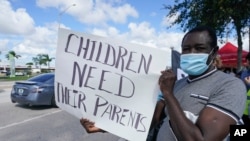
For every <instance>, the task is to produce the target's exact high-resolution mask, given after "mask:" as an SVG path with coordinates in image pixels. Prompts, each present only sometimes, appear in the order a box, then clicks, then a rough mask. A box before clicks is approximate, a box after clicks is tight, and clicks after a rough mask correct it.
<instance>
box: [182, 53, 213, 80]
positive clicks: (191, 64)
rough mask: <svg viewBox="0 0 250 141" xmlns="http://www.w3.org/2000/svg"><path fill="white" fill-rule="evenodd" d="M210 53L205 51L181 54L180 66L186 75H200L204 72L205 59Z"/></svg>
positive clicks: (205, 68)
mask: <svg viewBox="0 0 250 141" xmlns="http://www.w3.org/2000/svg"><path fill="white" fill-rule="evenodd" d="M209 55H210V54H206V53H191V54H182V55H181V58H180V67H181V69H182V70H183V71H184V72H185V73H187V74H188V75H194V76H195V75H200V74H202V73H204V72H205V71H206V70H207V69H208V67H209V66H210V65H211V63H212V61H211V62H210V64H209V65H207V59H208V56H209Z"/></svg>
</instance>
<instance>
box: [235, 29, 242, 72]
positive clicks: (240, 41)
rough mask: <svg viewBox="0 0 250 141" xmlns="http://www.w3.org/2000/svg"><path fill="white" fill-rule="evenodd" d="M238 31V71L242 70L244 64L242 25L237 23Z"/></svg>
mask: <svg viewBox="0 0 250 141" xmlns="http://www.w3.org/2000/svg"><path fill="white" fill-rule="evenodd" d="M235 26H236V33H237V40H238V52H237V54H238V59H237V71H240V69H241V66H242V36H241V25H239V24H236V25H235Z"/></svg>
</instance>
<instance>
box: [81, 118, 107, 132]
mask: <svg viewBox="0 0 250 141" xmlns="http://www.w3.org/2000/svg"><path fill="white" fill-rule="evenodd" d="M80 123H81V124H82V126H83V127H84V128H85V129H86V131H87V132H88V133H96V132H105V131H104V130H102V129H100V128H98V127H96V126H95V123H94V122H92V121H90V120H88V119H85V118H81V119H80Z"/></svg>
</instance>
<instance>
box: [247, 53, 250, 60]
mask: <svg viewBox="0 0 250 141" xmlns="http://www.w3.org/2000/svg"><path fill="white" fill-rule="evenodd" d="M246 60H248V61H250V52H248V54H247V56H246Z"/></svg>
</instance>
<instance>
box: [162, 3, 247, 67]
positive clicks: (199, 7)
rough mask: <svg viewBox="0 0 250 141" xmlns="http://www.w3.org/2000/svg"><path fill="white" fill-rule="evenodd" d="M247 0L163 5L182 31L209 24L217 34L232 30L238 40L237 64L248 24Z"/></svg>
mask: <svg viewBox="0 0 250 141" xmlns="http://www.w3.org/2000/svg"><path fill="white" fill-rule="evenodd" d="M249 7H250V2H249V0H175V3H174V5H164V8H165V9H167V10H169V11H168V13H167V16H169V17H175V16H177V18H176V19H175V20H174V22H173V23H172V25H170V26H169V27H171V26H173V25H175V24H178V25H180V27H181V28H182V29H183V31H186V30H189V29H191V28H194V27H196V26H198V25H209V26H211V27H213V28H214V29H215V30H216V31H217V35H218V36H220V37H221V38H222V37H225V36H226V35H227V34H228V33H232V31H233V30H234V31H235V32H236V36H237V42H238V62H237V63H238V66H237V68H238V69H240V67H241V62H242V36H244V34H245V33H246V30H244V29H246V28H247V27H249V26H250V8H249Z"/></svg>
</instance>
